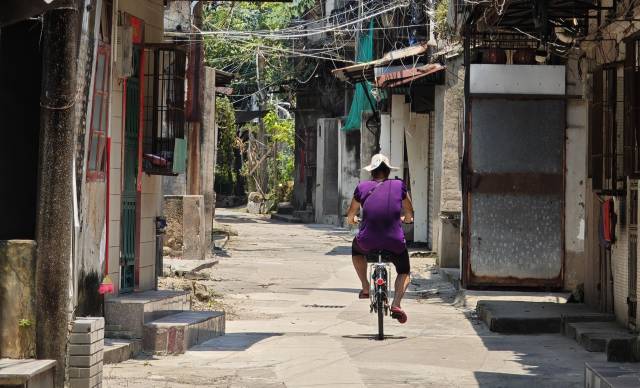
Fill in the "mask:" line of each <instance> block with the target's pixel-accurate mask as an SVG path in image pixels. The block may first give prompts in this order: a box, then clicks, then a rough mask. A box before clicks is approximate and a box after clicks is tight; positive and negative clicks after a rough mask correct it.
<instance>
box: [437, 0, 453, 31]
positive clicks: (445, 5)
mask: <svg viewBox="0 0 640 388" xmlns="http://www.w3.org/2000/svg"><path fill="white" fill-rule="evenodd" d="M448 17H449V1H448V0H440V1H439V2H438V4H436V12H435V18H436V31H435V32H436V33H437V34H438V36H439V37H440V38H445V37H446V36H447V35H449V34H450V28H449V22H448Z"/></svg>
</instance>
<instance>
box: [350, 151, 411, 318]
mask: <svg viewBox="0 0 640 388" xmlns="http://www.w3.org/2000/svg"><path fill="white" fill-rule="evenodd" d="M364 169H365V170H367V171H370V172H371V177H372V180H368V181H363V182H360V183H359V184H358V187H356V190H355V192H354V194H353V199H352V200H351V206H349V211H348V213H347V217H348V222H349V223H350V224H351V225H355V224H357V223H358V220H357V216H358V213H359V211H360V208H361V207H362V210H363V211H362V220H361V221H360V231H359V233H358V235H357V236H356V237H355V238H354V239H353V243H352V246H351V255H352V258H353V266H354V268H355V270H356V273H357V274H358V278H360V282H361V283H362V290H361V291H360V295H359V297H360V299H368V298H369V279H368V277H367V260H366V258H365V256H366V255H367V254H369V253H371V252H375V251H377V250H385V251H389V252H391V253H392V254H393V260H392V262H393V264H394V266H395V267H396V272H397V273H398V277H397V278H396V283H395V287H394V290H395V293H394V298H393V302H392V304H391V317H393V318H395V319H397V320H398V322H400V323H405V322H406V321H407V314H406V313H405V312H404V311H403V310H402V308H401V307H400V302H401V301H402V297H403V296H404V293H405V291H406V289H407V287H408V286H409V282H410V278H409V273H410V269H411V267H410V265H409V252H408V251H407V245H406V242H405V238H404V231H403V230H402V222H403V221H404V222H407V223H412V222H413V206H412V204H411V198H410V197H409V194H408V193H407V188H406V186H405V184H404V182H403V181H402V180H400V179H389V174H390V173H391V170H397V168H396V167H392V166H391V165H390V163H389V159H388V158H387V157H386V156H384V155H382V154H376V155H374V156H373V157H372V158H371V164H369V165H368V166H366V167H365V168H364ZM403 211H404V212H403ZM403 213H404V214H403Z"/></svg>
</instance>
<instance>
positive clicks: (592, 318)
mask: <svg viewBox="0 0 640 388" xmlns="http://www.w3.org/2000/svg"><path fill="white" fill-rule="evenodd" d="M561 320H562V334H563V335H565V336H567V337H569V338H571V339H576V332H575V326H571V324H572V323H578V322H613V321H615V320H616V317H615V315H613V314H607V313H597V312H594V313H587V314H583V315H573V316H571V315H567V316H562V318H561Z"/></svg>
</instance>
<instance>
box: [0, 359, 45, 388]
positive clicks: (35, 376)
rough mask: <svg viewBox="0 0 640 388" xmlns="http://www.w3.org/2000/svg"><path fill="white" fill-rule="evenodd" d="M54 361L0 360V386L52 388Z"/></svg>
mask: <svg viewBox="0 0 640 388" xmlns="http://www.w3.org/2000/svg"><path fill="white" fill-rule="evenodd" d="M55 369H56V362H55V361H54V360H32V359H25V360H9V359H0V386H20V387H30V388H31V387H33V388H48V387H53V378H54V375H55Z"/></svg>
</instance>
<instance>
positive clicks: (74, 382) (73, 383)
mask: <svg viewBox="0 0 640 388" xmlns="http://www.w3.org/2000/svg"><path fill="white" fill-rule="evenodd" d="M101 383H102V372H100V373H98V374H97V375H95V376H92V377H83V378H75V379H72V378H70V379H69V388H95V387H96V386H97V385H98V384H101Z"/></svg>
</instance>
